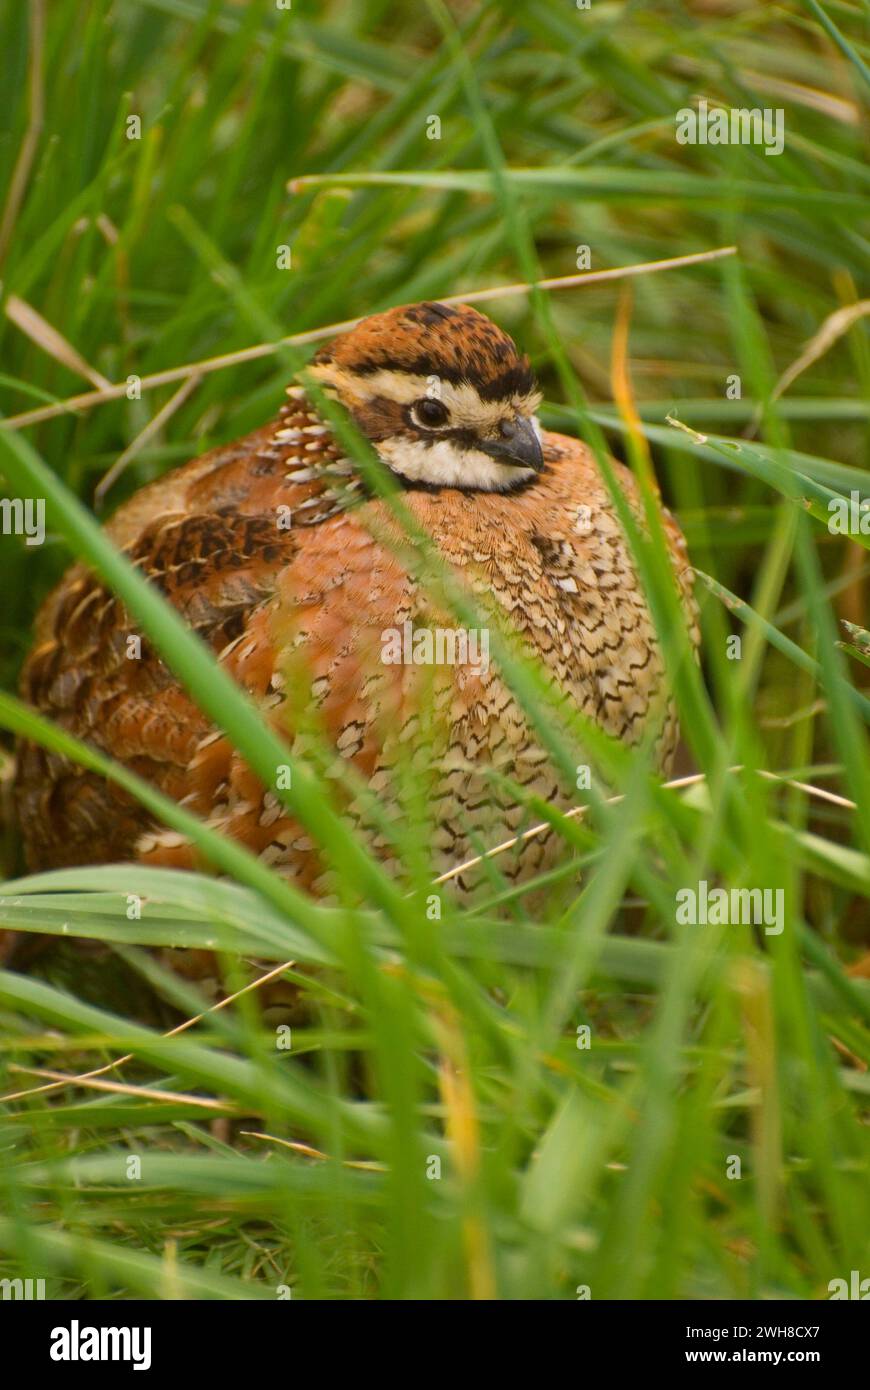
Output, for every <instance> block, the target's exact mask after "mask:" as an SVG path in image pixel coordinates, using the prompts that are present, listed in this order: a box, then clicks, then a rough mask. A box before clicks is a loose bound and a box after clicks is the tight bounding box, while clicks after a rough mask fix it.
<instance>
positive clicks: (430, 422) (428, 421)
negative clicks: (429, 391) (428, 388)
mask: <svg viewBox="0 0 870 1390" xmlns="http://www.w3.org/2000/svg"><path fill="white" fill-rule="evenodd" d="M411 416H412V418H413V420H414V422H415V424H418V425H423V426H424V428H426V429H434V428H435V427H436V426H437V425H443V424H444V423H445V421H446V420H447V418H448V417H447V407H446V406H444V405H442V404H441V402H440V401H437V400H435V398H434V396H424V397H423V399H422V400H419V401H415V402H414V404H413V405H412V407H411Z"/></svg>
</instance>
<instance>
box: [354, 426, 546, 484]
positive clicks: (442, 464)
mask: <svg viewBox="0 0 870 1390" xmlns="http://www.w3.org/2000/svg"><path fill="white" fill-rule="evenodd" d="M531 420H532V424H533V426H534V429H535V434H536V435H537V436H538V438H539V439H540V437H541V428H540V425H539V424H538V421H537V420H536V419H535V417H534V416H532V417H531ZM375 448H376V449H377V451H378V453H379V454H380V456H381V458H382V459H383V460H384V463H386V464H387V466H388V467H389V468H390V469H392V471H393V472H394V473H396V474H398V475H399V476H400V477H402V478H407V480H408V481H409V482H412V483H427V484H430V485H431V486H433V487H455V488H462V489H468V490H470V491H478V492H510V491H511V490H512V489H513V488H515V487H517V486H518V485H519V484H521V483H527V482H529V481H530V480H531V479H532V478H534V477H535V476H536V474H535V470H534V469H533V468H522V467H518V466H517V465H514V464H509V463H500V462H499V461H498V459H494V458H490V456H489V454H485V453H484V452H483V450H482V449H462V448H460V447H459V446H458V445H457V444H456V443H455V441H454V440H452V439H436V440H435V441H434V443H432V444H424V443H423V442H422V441H419V440H411V439H406V438H404V437H402V438H397V439H384V440H381V441H379V442H378V443H377V444H376V445H375Z"/></svg>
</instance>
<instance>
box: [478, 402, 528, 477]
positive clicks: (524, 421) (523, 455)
mask: <svg viewBox="0 0 870 1390" xmlns="http://www.w3.org/2000/svg"><path fill="white" fill-rule="evenodd" d="M477 447H478V448H479V449H482V450H483V452H484V453H485V454H489V456H490V458H494V459H498V461H499V463H507V464H512V465H513V466H514V467H516V468H531V469H532V470H533V471H534V472H535V473H540V471H541V469H542V468H543V466H544V453H543V450H542V449H541V441H540V439H539V438H538V436H537V434H536V433H535V427H534V425H533V424H532V422H531V420H529V419H528V418H527V417H526V416H525V415H517V416H515V417H514V419H513V420H502V422H501V424H500V425H499V437H498V438H497V439H482V440H481V441H480V443H479V444H478V446H477Z"/></svg>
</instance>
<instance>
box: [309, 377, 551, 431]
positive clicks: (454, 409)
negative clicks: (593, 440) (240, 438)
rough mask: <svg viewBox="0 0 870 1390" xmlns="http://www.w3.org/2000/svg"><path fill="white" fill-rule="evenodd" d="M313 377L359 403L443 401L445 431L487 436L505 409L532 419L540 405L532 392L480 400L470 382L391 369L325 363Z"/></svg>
mask: <svg viewBox="0 0 870 1390" xmlns="http://www.w3.org/2000/svg"><path fill="white" fill-rule="evenodd" d="M312 374H313V375H314V376H317V377H320V378H321V379H322V380H323V381H328V382H329V383H330V385H331V386H333V387H334V388H335V389H336V390H337V391H338V393H339V395H340V396H341V395H345V396H350V397H356V399H357V400H360V401H370V400H373V399H374V398H375V397H376V396H386V397H387V399H388V400H391V401H398V402H399V404H400V405H411V403H412V402H413V401H418V400H420V399H421V398H422V397H424V396H431V397H432V398H433V399H434V400H439V401H441V402H442V403H443V404H444V405H445V406H446V407H447V409H448V410H449V411H450V416H451V418H450V420H449V422H448V424H447V425H446V426H445V428H448V429H449V428H456V427H457V426H458V427H459V428H466V429H477V430H483V431H486V432H489V431H493V430H495V429H496V428H497V427H498V425H499V422H500V421H502V420H503V419H504V418H505V411H506V409H511V410H513V411H514V412H515V413H516V414H523V415H531V414H533V413H534V411H535V410H536V408H537V406H538V404H539V403H540V399H541V397H540V393H539V392H538V391H532V392H529V393H527V394H525V395H514V396H512V397H511V398H510V400H509V401H508V400H502V401H484V400H481V398H480V395H479V394H478V392H477V389H476V387H474V386H472V385H471V383H470V382H465V381H463V382H460V383H459V384H456V383H454V382H451V381H445V380H443V379H442V378H440V377H439V376H438V375H437V373H435V372H433V373H432V375H431V376H420V375H418V374H416V373H412V372H397V371H395V370H393V369H392V368H384V367H381V368H379V369H378V370H377V371H375V372H366V373H364V374H363V373H356V372H351V371H348V370H347V369H346V368H344V367H337V366H336V365H335V364H334V363H324V364H323V365H322V366H319V367H314V368H312Z"/></svg>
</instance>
